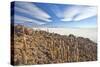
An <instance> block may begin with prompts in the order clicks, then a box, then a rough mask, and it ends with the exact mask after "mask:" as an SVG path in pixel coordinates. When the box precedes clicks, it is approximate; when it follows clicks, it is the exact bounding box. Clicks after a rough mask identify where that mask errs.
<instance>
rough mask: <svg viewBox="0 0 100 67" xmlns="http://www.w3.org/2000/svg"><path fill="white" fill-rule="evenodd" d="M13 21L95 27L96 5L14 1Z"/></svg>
mask: <svg viewBox="0 0 100 67" xmlns="http://www.w3.org/2000/svg"><path fill="white" fill-rule="evenodd" d="M13 3H14V6H13V7H11V8H12V9H11V11H13V8H14V14H12V15H11V16H12V17H14V18H12V20H14V23H17V24H24V25H26V26H30V27H48V28H96V27H97V7H95V6H85V5H69V4H50V3H33V2H20V1H15V2H12V4H13Z"/></svg>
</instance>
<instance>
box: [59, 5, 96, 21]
mask: <svg viewBox="0 0 100 67" xmlns="http://www.w3.org/2000/svg"><path fill="white" fill-rule="evenodd" d="M96 11H97V9H96V7H89V6H72V7H69V8H67V9H66V10H65V12H64V14H63V16H64V18H63V19H61V20H62V21H80V20H83V19H86V18H89V17H92V16H95V15H96V13H97V12H96Z"/></svg>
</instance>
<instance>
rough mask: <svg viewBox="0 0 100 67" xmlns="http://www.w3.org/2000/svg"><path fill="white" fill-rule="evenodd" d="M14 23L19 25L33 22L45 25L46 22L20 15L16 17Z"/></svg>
mask: <svg viewBox="0 0 100 67" xmlns="http://www.w3.org/2000/svg"><path fill="white" fill-rule="evenodd" d="M14 21H19V23H28V22H32V23H33V24H34V23H36V24H39V25H41V24H45V23H44V22H40V21H38V20H34V19H30V18H27V17H24V16H19V15H14Z"/></svg>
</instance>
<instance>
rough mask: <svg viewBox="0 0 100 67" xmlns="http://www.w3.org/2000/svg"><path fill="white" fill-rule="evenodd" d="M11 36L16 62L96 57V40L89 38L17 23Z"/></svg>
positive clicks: (13, 55)
mask: <svg viewBox="0 0 100 67" xmlns="http://www.w3.org/2000/svg"><path fill="white" fill-rule="evenodd" d="M13 35H14V36H12V37H11V39H12V41H11V51H12V52H11V57H12V64H13V65H25V64H50V63H64V62H83V61H95V60H97V43H94V42H93V41H91V40H90V39H88V38H83V37H75V36H74V35H72V34H70V35H69V36H66V35H60V34H57V33H50V32H46V31H42V30H34V29H31V28H27V27H24V26H22V25H16V26H14V34H13Z"/></svg>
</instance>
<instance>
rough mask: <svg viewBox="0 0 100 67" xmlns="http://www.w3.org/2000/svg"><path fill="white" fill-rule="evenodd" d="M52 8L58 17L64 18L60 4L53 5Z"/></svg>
mask: <svg viewBox="0 0 100 67" xmlns="http://www.w3.org/2000/svg"><path fill="white" fill-rule="evenodd" d="M50 9H51V11H52V12H53V13H54V14H55V15H56V16H57V17H59V18H62V11H61V10H60V8H59V6H57V5H52V6H51V8H50Z"/></svg>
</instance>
